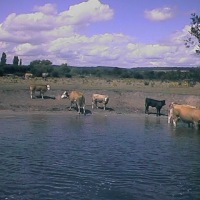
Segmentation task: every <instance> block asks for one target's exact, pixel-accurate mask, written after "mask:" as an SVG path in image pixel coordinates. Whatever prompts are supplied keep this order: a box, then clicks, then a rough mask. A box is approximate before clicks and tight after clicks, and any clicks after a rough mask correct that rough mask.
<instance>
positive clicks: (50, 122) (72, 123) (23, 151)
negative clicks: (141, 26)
mask: <svg viewBox="0 0 200 200" xmlns="http://www.w3.org/2000/svg"><path fill="white" fill-rule="evenodd" d="M0 124H1V129H0V199H7V200H9V199H15V200H18V199H20V200H21V199H23V200H26V199H27V200H28V199H36V200H40V199H41V200H45V199H52V200H53V199H70V200H71V199H74V200H78V199H90V200H93V199H95V200H96V199H97V200H118V199H119V200H122V199H123V200H129V199H130V200H132V199H139V200H142V199H145V200H146V199H147V200H148V199H158V200H160V199H162V200H164V199H181V200H182V199H198V198H199V195H200V179H199V177H200V167H199V166H200V156H199V155H200V133H199V132H198V131H196V130H194V129H192V128H188V127H187V126H184V125H179V126H178V127H177V128H176V129H174V128H173V127H171V126H169V125H168V124H167V118H166V117H164V116H161V117H156V116H154V115H143V114H137V115H107V116H106V115H103V114H92V115H88V116H82V115H81V116H78V115H76V114H74V115H73V114H72V115H70V116H69V115H67V114H66V115H65V114H61V115H59V114H55V115H54V114H21V115H17V114H14V115H6V116H2V115H1V116H0Z"/></svg>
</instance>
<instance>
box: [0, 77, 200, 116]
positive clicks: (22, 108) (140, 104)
mask: <svg viewBox="0 0 200 200" xmlns="http://www.w3.org/2000/svg"><path fill="white" fill-rule="evenodd" d="M36 82H37V83H43V84H44V83H45V84H47V83H48V84H50V85H51V90H50V91H47V92H46V93H45V96H44V99H41V98H40V97H39V96H36V98H34V99H31V98H30V93H29V85H30V84H32V83H36ZM72 89H73V90H79V91H81V92H83V93H84V94H85V98H86V114H92V113H99V114H100V113H102V114H108V113H112V114H131V113H144V102H145V98H146V97H149V98H154V99H158V100H165V101H166V105H165V106H164V107H163V108H162V110H161V114H162V115H163V116H167V114H168V106H169V104H170V103H171V102H178V103H188V104H191V105H195V106H197V107H199V105H200V96H199V94H200V92H198V91H200V85H197V86H195V87H193V88H191V87H187V88H180V87H177V88H170V87H169V86H168V85H164V84H163V85H162V84H161V83H160V82H158V83H155V86H154V87H151V86H145V85H144V84H143V82H142V81H140V82H136V81H132V82H131V80H130V82H127V80H112V81H111V82H110V81H107V80H104V79H87V78H85V79H48V80H47V81H44V80H42V79H34V80H23V79H20V78H15V79H10V78H6V77H1V78H0V93H1V98H0V113H1V114H6V113H9V112H23V113H44V112H46V113H55V114H56V113H63V112H64V113H68V114H77V112H76V111H74V110H72V111H69V110H68V108H69V105H70V102H69V100H68V99H60V95H61V94H62V92H63V91H64V90H72ZM93 93H100V94H108V95H109V97H110V101H109V103H108V105H107V109H106V110H105V111H104V110H103V108H102V107H100V109H94V110H92V107H91V103H92V102H91V96H92V94H93ZM36 94H37V93H36ZM37 95H38V94H37ZM150 113H151V114H155V113H156V109H155V108H151V107H150Z"/></svg>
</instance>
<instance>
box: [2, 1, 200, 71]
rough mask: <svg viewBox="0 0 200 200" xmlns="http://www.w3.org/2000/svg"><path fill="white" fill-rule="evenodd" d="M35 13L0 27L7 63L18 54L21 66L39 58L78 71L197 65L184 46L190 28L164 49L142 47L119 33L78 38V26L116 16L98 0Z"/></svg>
mask: <svg viewBox="0 0 200 200" xmlns="http://www.w3.org/2000/svg"><path fill="white" fill-rule="evenodd" d="M34 9H35V11H36V12H33V13H29V14H20V15H17V14H15V13H12V14H10V15H9V16H8V17H7V18H6V20H5V21H4V22H3V23H2V24H0V41H1V42H0V47H1V50H2V52H6V53H7V59H8V62H10V63H12V59H13V56H14V55H18V56H19V57H20V58H22V61H23V64H29V63H30V62H31V61H33V60H37V59H49V60H51V61H52V62H53V63H54V64H62V63H68V64H70V65H78V66H82V65H84V66H99V65H103V66H105V65H107V66H118V67H138V66H176V65H180V66H181V65H190V64H191V63H192V64H193V65H197V64H199V63H198V61H199V58H197V57H196V56H195V55H194V52H195V51H194V50H195V49H194V48H190V49H187V48H185V46H184V38H186V37H187V35H188V30H189V29H188V28H189V27H188V26H187V27H184V28H183V30H180V31H177V32H175V33H173V34H172V35H171V36H170V37H169V38H167V39H166V40H165V41H163V42H162V44H161V43H160V44H156V43H155V44H144V43H137V41H136V40H135V38H133V37H130V36H127V35H125V34H122V33H106V32H105V33H104V34H96V35H93V36H87V35H82V34H81V31H80V32H79V30H80V29H81V28H82V27H84V28H85V27H87V26H88V25H90V24H91V23H95V22H97V21H105V20H110V19H112V17H113V15H114V11H113V10H112V9H111V8H110V7H109V6H108V5H105V4H102V3H101V2H100V1H99V0H89V1H86V2H82V3H80V4H77V5H74V6H71V7H70V8H69V9H68V10H65V11H63V12H60V13H59V12H58V11H57V9H56V6H55V5H52V4H45V5H44V6H40V7H35V8H34ZM149 12H150V11H149ZM167 13H168V15H167ZM170 13H171V14H170ZM150 14H151V16H154V17H153V18H152V19H154V20H155V19H157V20H158V19H160V20H161V19H163V20H164V19H166V18H167V16H168V18H169V16H172V10H170V9H164V10H152V11H151V12H150ZM164 16H165V17H164Z"/></svg>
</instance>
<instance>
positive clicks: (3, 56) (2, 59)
mask: <svg viewBox="0 0 200 200" xmlns="http://www.w3.org/2000/svg"><path fill="white" fill-rule="evenodd" d="M1 64H2V65H5V64H6V53H5V52H3V53H2V56H1Z"/></svg>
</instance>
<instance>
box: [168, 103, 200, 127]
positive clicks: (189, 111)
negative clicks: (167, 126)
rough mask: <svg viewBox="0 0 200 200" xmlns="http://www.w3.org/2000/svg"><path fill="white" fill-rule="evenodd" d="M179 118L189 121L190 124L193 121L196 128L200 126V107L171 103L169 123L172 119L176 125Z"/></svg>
mask: <svg viewBox="0 0 200 200" xmlns="http://www.w3.org/2000/svg"><path fill="white" fill-rule="evenodd" d="M179 119H181V120H182V121H183V122H185V123H188V126H189V125H190V123H192V124H194V126H195V127H196V128H198V126H199V122H200V109H198V108H196V107H195V106H190V105H185V104H184V105H181V104H176V103H171V104H170V110H169V116H168V123H170V122H171V121H172V122H173V125H174V126H175V127H176V126H177V121H178V120H179Z"/></svg>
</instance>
